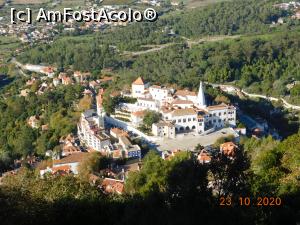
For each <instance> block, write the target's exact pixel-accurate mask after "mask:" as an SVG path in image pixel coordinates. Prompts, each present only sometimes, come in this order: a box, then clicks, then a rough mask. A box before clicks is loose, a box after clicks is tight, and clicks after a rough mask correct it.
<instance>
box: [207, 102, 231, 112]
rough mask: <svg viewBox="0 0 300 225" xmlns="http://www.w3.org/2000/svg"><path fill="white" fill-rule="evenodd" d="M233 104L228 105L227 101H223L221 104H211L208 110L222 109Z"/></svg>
mask: <svg viewBox="0 0 300 225" xmlns="http://www.w3.org/2000/svg"><path fill="white" fill-rule="evenodd" d="M230 107H231V106H229V105H226V104H225V103H221V104H219V105H211V106H208V107H207V110H220V109H228V108H230Z"/></svg>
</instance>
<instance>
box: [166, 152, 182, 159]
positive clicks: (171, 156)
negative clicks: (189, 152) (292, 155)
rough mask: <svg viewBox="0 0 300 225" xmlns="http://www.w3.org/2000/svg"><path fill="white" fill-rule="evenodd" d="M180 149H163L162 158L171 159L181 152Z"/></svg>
mask: <svg viewBox="0 0 300 225" xmlns="http://www.w3.org/2000/svg"><path fill="white" fill-rule="evenodd" d="M181 152H182V151H181V150H179V149H175V150H174V151H165V152H162V159H164V160H171V159H172V158H173V157H175V156H176V155H177V154H179V153H181Z"/></svg>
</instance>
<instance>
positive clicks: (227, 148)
mask: <svg viewBox="0 0 300 225" xmlns="http://www.w3.org/2000/svg"><path fill="white" fill-rule="evenodd" d="M236 149H237V145H235V144H234V143H233V142H231V141H230V142H225V143H223V144H221V145H220V150H221V151H222V152H223V153H224V154H225V155H227V156H234V155H235V151H236Z"/></svg>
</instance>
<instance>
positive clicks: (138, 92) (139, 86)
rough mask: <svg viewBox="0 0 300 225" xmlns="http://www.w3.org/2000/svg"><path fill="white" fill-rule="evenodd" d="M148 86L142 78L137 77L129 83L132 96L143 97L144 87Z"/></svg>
mask: <svg viewBox="0 0 300 225" xmlns="http://www.w3.org/2000/svg"><path fill="white" fill-rule="evenodd" d="M148 87H149V83H147V82H145V81H144V80H143V78H141V77H139V78H137V79H136V80H135V81H134V82H133V83H132V85H131V89H132V97H134V98H139V97H145V92H146V89H147V88H148Z"/></svg>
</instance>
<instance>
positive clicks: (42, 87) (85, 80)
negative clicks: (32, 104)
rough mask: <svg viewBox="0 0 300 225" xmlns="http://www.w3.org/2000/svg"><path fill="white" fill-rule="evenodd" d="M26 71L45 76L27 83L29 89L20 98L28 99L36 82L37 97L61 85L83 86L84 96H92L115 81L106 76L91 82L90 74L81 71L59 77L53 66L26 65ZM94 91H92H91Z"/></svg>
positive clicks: (61, 73)
mask: <svg viewBox="0 0 300 225" xmlns="http://www.w3.org/2000/svg"><path fill="white" fill-rule="evenodd" d="M23 68H24V69H25V70H29V71H32V72H36V73H39V74H43V75H44V76H41V77H32V78H30V79H29V80H28V81H27V82H26V86H27V88H25V89H22V90H21V91H20V96H24V97H26V96H27V95H28V94H29V93H30V92H31V90H30V89H29V87H30V86H32V85H34V84H35V83H36V82H39V86H38V90H37V91H36V92H35V94H37V95H42V94H44V93H45V92H46V91H49V90H52V89H54V88H55V87H57V86H59V85H72V84H76V83H77V84H81V85H82V86H85V87H86V89H85V90H84V93H83V94H84V95H92V94H93V91H95V90H98V89H99V88H100V86H101V84H104V83H110V82H112V81H113V78H112V77H109V76H104V77H103V78H101V79H97V80H91V73H90V72H81V71H74V72H72V71H70V72H68V73H66V72H60V73H59V74H58V75H57V76H56V75H55V74H56V70H57V69H56V68H55V67H52V66H37V65H28V64H27V65H25V66H23ZM91 90H92V91H91Z"/></svg>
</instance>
